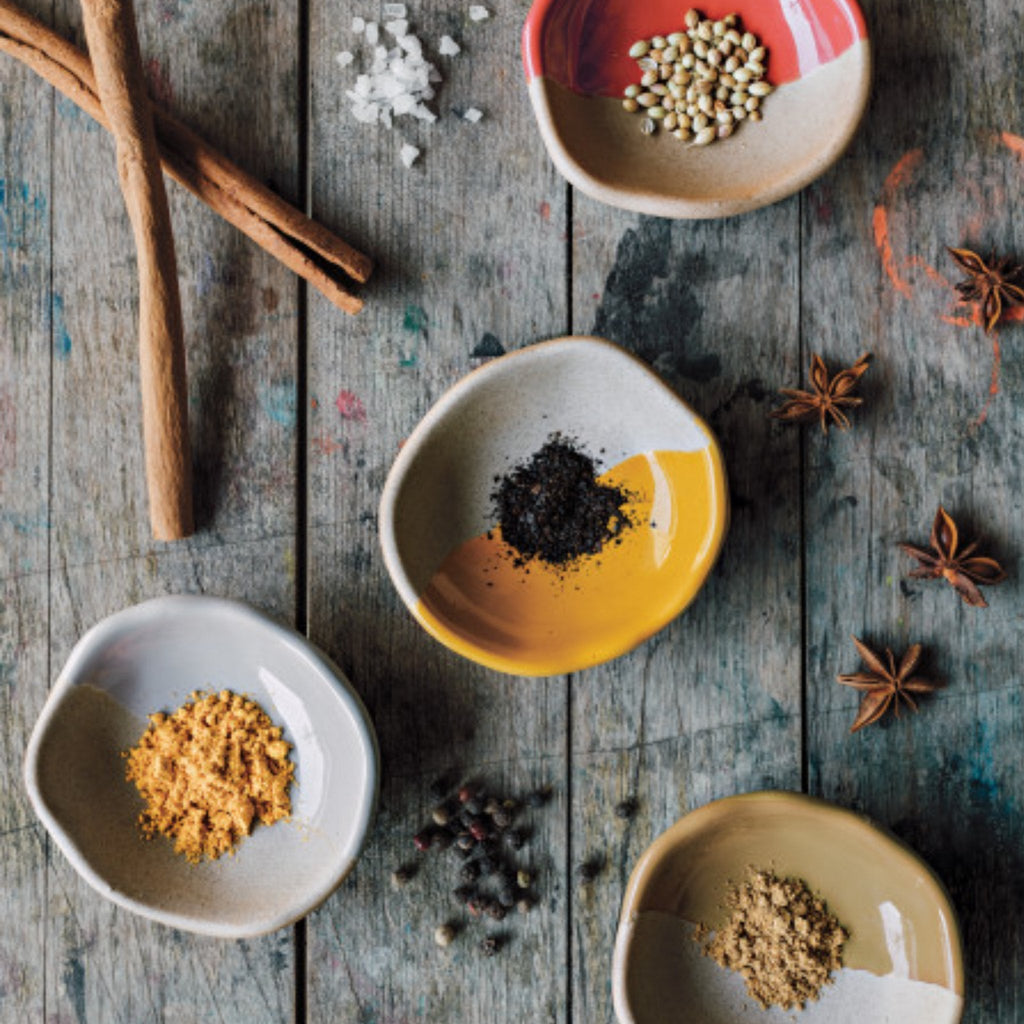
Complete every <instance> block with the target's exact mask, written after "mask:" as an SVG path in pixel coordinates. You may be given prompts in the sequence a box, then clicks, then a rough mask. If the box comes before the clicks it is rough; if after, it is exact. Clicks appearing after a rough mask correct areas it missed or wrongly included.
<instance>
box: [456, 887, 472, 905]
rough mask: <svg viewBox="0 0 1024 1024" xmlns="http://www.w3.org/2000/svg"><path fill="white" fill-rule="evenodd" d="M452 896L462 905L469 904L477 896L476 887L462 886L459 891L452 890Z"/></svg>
mask: <svg viewBox="0 0 1024 1024" xmlns="http://www.w3.org/2000/svg"><path fill="white" fill-rule="evenodd" d="M452 895H453V896H454V897H455V898H456V899H457V900H458V901H459V902H460V903H468V902H469V901H470V900H471V899H473V898H474V897H475V896H476V887H475V886H473V885H470V884H465V885H460V886H459V887H458V888H457V889H452Z"/></svg>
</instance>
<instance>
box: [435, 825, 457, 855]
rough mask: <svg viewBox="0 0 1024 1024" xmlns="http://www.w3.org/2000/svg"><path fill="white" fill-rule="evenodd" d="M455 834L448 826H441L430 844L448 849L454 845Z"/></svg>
mask: <svg viewBox="0 0 1024 1024" xmlns="http://www.w3.org/2000/svg"><path fill="white" fill-rule="evenodd" d="M454 838H455V837H454V836H453V835H452V834H451V832H449V831H448V829H446V828H439V829H438V830H437V831H436V832H435V833H434V836H433V839H432V840H431V843H430V845H431V846H436V847H437V849H439V850H447V849H448V847H449V846H451V845H452V842H453V840H454Z"/></svg>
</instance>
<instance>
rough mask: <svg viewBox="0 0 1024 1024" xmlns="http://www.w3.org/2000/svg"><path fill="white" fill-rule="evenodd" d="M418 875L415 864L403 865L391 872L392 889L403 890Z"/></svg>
mask: <svg viewBox="0 0 1024 1024" xmlns="http://www.w3.org/2000/svg"><path fill="white" fill-rule="evenodd" d="M415 874H416V867H415V865H413V864H402V865H401V866H400V867H397V868H395V870H394V871H392V872H391V888H392V889H401V888H404V887H405V886H406V885H408V884H409V881H410V880H411V879H412V877H413V876H414V875H415Z"/></svg>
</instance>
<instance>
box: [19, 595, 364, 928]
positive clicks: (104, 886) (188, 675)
mask: <svg viewBox="0 0 1024 1024" xmlns="http://www.w3.org/2000/svg"><path fill="white" fill-rule="evenodd" d="M197 690H198V691H203V692H211V693H218V692H219V691H221V690H231V691H233V692H234V693H236V694H239V695H240V696H242V697H245V698H249V699H251V700H253V701H255V702H256V703H258V704H259V705H260V707H262V709H263V710H264V711H265V712H266V714H267V715H268V716H269V717H270V719H271V721H272V722H273V723H274V725H277V726H280V727H281V728H282V733H283V736H282V738H283V739H284V740H286V741H287V742H288V743H290V744H291V748H292V749H291V751H290V753H289V757H290V759H291V760H292V762H293V763H294V765H295V778H294V782H293V783H292V784H291V786H290V787H289V789H290V798H291V816H290V818H289V819H288V820H282V821H278V822H275V823H274V824H273V825H263V824H259V823H257V824H256V825H255V827H254V828H253V830H252V833H251V835H249V836H246V837H245V838H243V839H242V840H241V841H240V843H239V844H238V846H237V847H236V848H235V851H234V853H233V854H224V855H223V856H221V857H219V858H218V859H216V860H205V859H204V860H203V861H202V862H201V863H198V864H191V863H189V862H188V861H187V860H186V858H185V857H184V856H183V855H181V854H179V853H175V852H174V846H173V842H172V840H170V839H168V838H166V837H164V836H162V835H156V836H154V837H153V838H152V839H149V840H147V839H144V838H143V837H142V835H141V834H140V831H139V814H140V812H141V811H142V810H143V807H144V804H143V801H142V799H141V797H140V796H139V794H138V792H137V790H136V787H135V785H134V784H133V783H131V782H129V781H127V780H126V777H125V766H126V761H125V759H124V757H123V754H124V752H125V751H127V750H128V749H130V748H131V747H133V746H134V745H135V744H136V743H138V741H139V738H140V737H141V736H142V734H143V732H144V731H145V730H146V727H147V725H148V724H149V723H148V720H147V719H148V716H149V715H150V714H152V713H154V712H157V711H162V712H166V713H171V712H173V711H175V710H176V709H178V708H179V707H181V706H182V705H183V704H185V703H186V702H188V701H189V698H190V696H191V694H192V693H193V692H194V691H197ZM378 761H379V757H378V753H377V742H376V738H375V736H374V732H373V727H372V725H371V723H370V720H369V717H368V715H367V713H366V710H365V708H364V707H363V705H362V702H361V701H360V699H359V697H358V695H357V694H356V692H355V691H354V690H353V688H352V686H351V685H350V684H349V683H348V682H347V680H346V679H345V677H344V676H343V675H342V674H341V672H340V670H339V669H338V668H337V667H336V666H335V665H333V664H332V663H331V662H330V661H329V660H328V659H327V657H326V656H325V655H323V654H322V653H321V652H320V651H318V650H317V649H315V648H314V647H313V646H312V645H311V644H310V643H309V642H308V641H306V640H305V638H304V637H302V636H300V635H299V634H298V633H296V632H295V631H294V630H291V629H288V628H285V627H283V626H280V625H278V624H277V623H275V622H273V621H272V620H271V619H269V618H267V617H266V616H265V615H263V614H261V613H260V612H257V611H255V610H254V609H252V608H249V607H247V606H246V605H243V604H240V603H237V602H234V601H227V600H221V599H218V598H212V597H196V596H188V597H186V596H179V597H161V598H156V599H154V600H150V601H145V602H143V603H142V604H139V605H135V606H133V607H130V608H127V609H125V610H124V611H121V612H118V613H116V614H114V615H111V616H110V617H109V618H107V619H104V620H103V621H102V622H100V623H98V624H97V625H96V626H94V627H93V628H92V629H90V630H89V631H88V632H87V633H86V634H85V636H83V637H82V639H81V640H79V642H78V643H77V644H76V646H75V647H74V649H73V650H72V652H71V655H70V656H69V658H68V661H67V663H66V664H65V666H64V668H63V669H62V671H61V673H60V676H59V677H58V679H57V682H56V683H55V684H54V687H53V689H52V690H51V692H50V696H49V698H48V700H47V702H46V704H45V706H44V708H43V710H42V713H41V714H40V716H39V720H38V721H37V723H36V725H35V728H34V730H33V732H32V736H31V738H30V740H29V744H28V750H27V752H26V757H25V782H26V786H27V788H28V794H29V798H30V800H31V802H32V805H33V808H34V809H35V812H36V814H37V815H38V816H39V818H40V820H41V821H42V823H43V824H44V826H45V827H46V829H47V831H48V832H49V833H50V835H51V836H52V837H53V839H54V841H55V842H56V843H57V845H58V846H59V847H60V849H61V852H62V853H63V854H64V855H65V856H66V857H67V859H68V860H69V861H70V862H71V865H72V866H73V867H74V868H75V870H76V871H77V872H78V873H79V874H80V875H81V876H82V877H83V878H84V879H85V881H86V882H88V883H89V884H90V885H91V886H92V887H93V888H94V889H96V890H97V891H98V892H99V893H101V894H102V895H103V896H105V897H107V898H108V899H110V900H112V901H113V902H115V903H117V904H119V905H120V906H122V907H125V908H126V909H128V910H131V911H133V912H135V913H137V914H141V915H142V916H144V917H147V918H150V919H152V920H155V921H158V922H161V923H162V924H166V925H171V926H172V927H175V928H180V929H183V930H185V931H191V932H197V933H199V934H203V935H212V936H217V937H220V938H232V939H238V938H249V937H251V936H255V935H260V934H263V933H265V932H269V931H273V930H275V929H277V928H281V927H284V926H285V925H287V924H290V923H291V922H293V921H295V920H297V919H298V918H300V917H302V916H304V915H305V914H307V913H309V912H310V911H311V910H313V909H314V908H315V907H317V906H318V905H319V904H320V903H322V902H323V901H324V900H325V899H326V898H327V897H328V896H329V895H330V894H331V893H332V892H333V891H334V889H335V888H336V887H337V886H338V885H339V884H340V882H341V881H342V880H343V879H344V877H345V876H346V875H347V874H348V872H349V871H350V870H351V869H352V867H353V865H354V864H355V861H356V858H357V857H358V855H359V852H360V850H361V848H362V845H363V843H364V841H365V839H366V835H367V832H368V829H369V826H370V822H371V819H372V816H373V812H374V809H375V806H376V800H377V786H378V774H379V768H378Z"/></svg>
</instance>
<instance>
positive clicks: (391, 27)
mask: <svg viewBox="0 0 1024 1024" xmlns="http://www.w3.org/2000/svg"><path fill="white" fill-rule="evenodd" d="M384 31H385V32H387V34H388V35H389V36H404V35H405V34H406V33H407V32H408V31H409V22H407V21H406V20H405V18H396V19H395V20H394V21H386V22H384Z"/></svg>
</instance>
